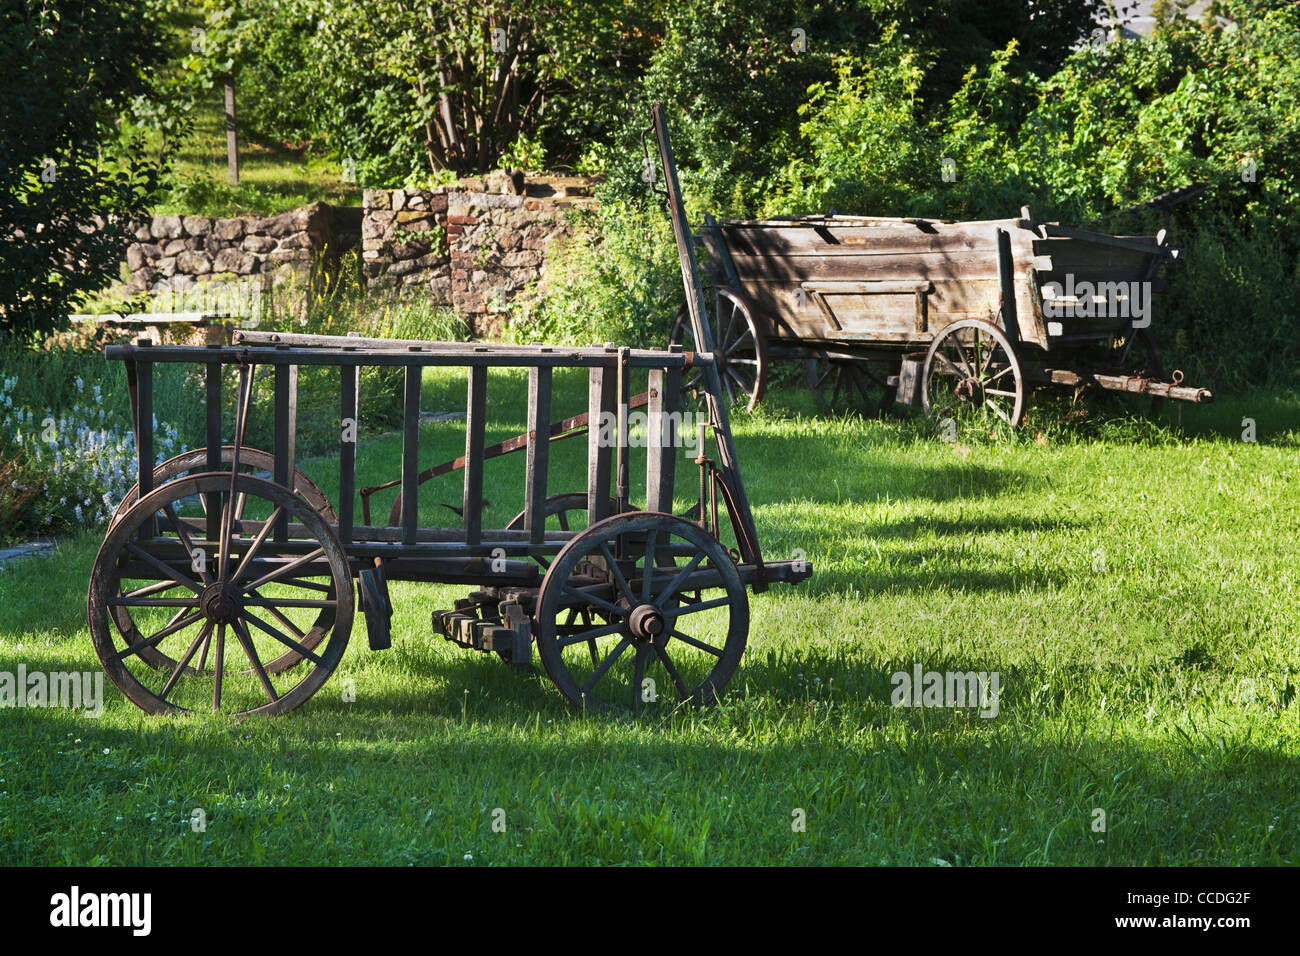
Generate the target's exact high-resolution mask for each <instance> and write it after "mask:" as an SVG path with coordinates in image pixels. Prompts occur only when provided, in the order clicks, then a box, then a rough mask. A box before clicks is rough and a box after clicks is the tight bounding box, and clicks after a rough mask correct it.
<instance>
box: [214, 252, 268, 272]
mask: <svg viewBox="0 0 1300 956" xmlns="http://www.w3.org/2000/svg"><path fill="white" fill-rule="evenodd" d="M256 265H257V259H256V258H255V257H253V256H252V255H250V254H249V253H247V252H244V251H243V250H242V249H222V250H221V251H220V252H218V253H217V254H216V257H215V258H214V259H213V260H212V269H213V271H214V272H235V273H239V274H240V275H248V274H249V273H250V272H252V271H253V270H254V268H255V267H256Z"/></svg>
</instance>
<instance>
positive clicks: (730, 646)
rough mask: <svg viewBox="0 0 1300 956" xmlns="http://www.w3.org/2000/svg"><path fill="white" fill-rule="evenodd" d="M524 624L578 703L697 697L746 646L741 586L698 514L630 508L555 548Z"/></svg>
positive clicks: (592, 706)
mask: <svg viewBox="0 0 1300 956" xmlns="http://www.w3.org/2000/svg"><path fill="white" fill-rule="evenodd" d="M534 624H535V626H534V632H535V634H536V638H537V652H538V656H539V657H541V659H542V664H543V666H544V667H545V668H546V673H547V674H548V675H549V676H550V678H551V680H552V681H553V682H554V683H555V686H556V688H557V689H558V690H559V691H560V693H561V694H563V695H564V696H565V698H567V699H568V700H569V701H570V702H571V703H572V704H574V705H575V706H577V707H579V708H581V709H582V710H584V711H594V712H604V713H608V712H614V713H635V712H639V711H641V710H644V709H647V708H655V707H663V706H672V705H676V704H681V703H686V704H707V703H710V702H712V701H713V700H714V699H715V698H716V697H717V695H718V694H719V693H720V692H721V691H722V689H723V688H724V687H725V686H726V685H727V682H728V681H730V680H731V676H732V674H734V673H735V670H736V667H737V665H738V664H739V663H740V657H741V655H742V654H743V653H744V650H745V642H746V640H747V638H748V634H749V596H748V594H747V592H746V591H745V586H744V583H743V582H742V581H741V578H740V573H739V571H738V570H737V568H736V565H735V563H734V562H733V561H732V559H731V557H730V555H729V554H728V553H727V550H726V548H724V547H723V546H722V545H721V544H720V543H719V542H718V541H717V539H715V538H714V537H713V536H711V535H710V534H708V533H707V532H705V531H704V530H703V529H701V528H700V527H699V526H698V525H694V524H691V523H690V522H688V521H684V520H682V519H681V518H677V517H675V516H673V515H668V514H661V513H658V512H645V511H642V512H631V513H628V514H622V515H615V516H613V517H610V518H606V519H604V520H603V521H598V522H596V523H595V524H593V525H592V526H591V527H589V528H587V529H586V530H585V531H583V532H582V533H581V534H579V535H578V536H577V537H575V538H574V539H573V540H571V541H570V542H569V543H568V544H567V545H565V546H564V548H563V549H562V550H561V551H560V553H559V554H558V555H556V557H555V560H554V561H553V562H552V563H551V566H550V568H549V569H548V570H547V572H546V577H545V578H544V579H543V580H542V586H541V590H540V591H539V592H538V595H537V610H536V615H535V622H534Z"/></svg>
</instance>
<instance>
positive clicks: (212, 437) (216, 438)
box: [206, 362, 221, 541]
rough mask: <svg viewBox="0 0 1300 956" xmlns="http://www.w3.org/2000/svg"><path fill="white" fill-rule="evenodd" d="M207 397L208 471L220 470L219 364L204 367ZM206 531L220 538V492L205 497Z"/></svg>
mask: <svg viewBox="0 0 1300 956" xmlns="http://www.w3.org/2000/svg"><path fill="white" fill-rule="evenodd" d="M206 379H207V381H206V397H207V436H206V440H207V449H208V462H207V469H208V471H220V470H221V363H220V362H209V363H207V367H206ZM207 498H208V500H207V502H206V507H207V511H208V530H207V532H206V537H207V539H208V540H209V541H216V540H217V539H219V538H220V537H221V492H219V491H215V492H211V493H209V494H208V496H207Z"/></svg>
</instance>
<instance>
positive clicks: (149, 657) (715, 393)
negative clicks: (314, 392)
mask: <svg viewBox="0 0 1300 956" xmlns="http://www.w3.org/2000/svg"><path fill="white" fill-rule="evenodd" d="M655 130H656V133H657V135H658V137H659V148H660V155H661V157H663V162H664V166H665V170H666V176H665V178H666V181H667V183H668V193H667V195H668V199H669V206H670V211H671V214H672V218H673V222H674V227H675V229H676V230H677V235H678V240H679V247H680V251H681V254H682V264H683V269H682V274H683V281H684V283H685V286H686V292H687V295H688V296H689V297H691V299H692V301H693V302H694V303H696V305H695V306H694V307H693V308H694V309H695V312H694V314H695V315H697V316H698V315H702V314H703V296H702V293H701V290H700V287H699V284H698V280H697V273H696V271H695V263H694V253H693V250H692V248H691V246H690V242H689V234H688V232H687V231H686V229H685V226H684V223H685V218H684V214H683V213H682V208H681V197H680V193H679V191H678V189H677V183H676V179H675V177H674V175H673V174H672V169H671V151H670V147H669V144H668V140H667V130H666V127H665V126H664V123H663V117H662V113H661V112H659V111H657V112H656V113H655ZM695 332H696V341H697V342H699V343H701V345H702V346H703V347H702V348H701V349H699V350H694V351H692V352H685V351H682V350H681V349H671V350H668V351H662V350H638V349H628V348H613V347H604V348H549V347H544V346H527V347H507V346H490V345H480V344H475V343H447V342H424V341H393V340H386V339H366V338H359V337H354V336H341V337H335V336H308V335H290V334H278V333H269V332H268V333H258V332H241V333H237V334H236V338H235V341H234V342H233V344H231V345H213V346H209V347H188V346H158V345H153V344H151V343H150V342H149V341H148V340H140V341H138V342H137V343H135V344H133V345H120V346H109V347H108V348H107V349H106V350H105V354H106V356H107V357H108V358H109V359H113V360H118V361H122V362H124V363H126V368H127V377H128V387H129V392H130V398H131V407H132V412H133V415H134V421H135V433H136V438H137V442H138V446H137V447H138V463H137V467H138V485H137V487H136V488H135V489H133V490H132V492H131V493H130V494H129V495H128V496H127V497H126V499H125V500H124V501H123V502H122V504H121V505H120V507H119V508H118V510H117V513H116V514H115V515H114V518H113V520H112V521H111V523H110V525H109V529H108V532H107V534H106V536H105V539H104V543H103V545H102V547H101V548H100V551H99V554H98V555H97V557H96V559H95V562H94V565H93V567H92V570H91V574H90V588H89V597H88V611H89V622H90V632H91V637H92V640H93V643H94V646H95V650H96V652H97V654H98V656H99V659H100V661H101V662H102V664H103V666H104V668H105V670H106V672H107V673H108V675H109V677H110V679H111V680H112V681H113V683H114V684H115V685H116V686H117V687H118V689H119V690H121V691H122V693H123V694H124V695H126V697H128V698H129V699H130V700H131V701H133V702H134V703H135V704H137V705H138V706H140V707H141V708H143V709H144V710H146V711H148V712H150V713H173V712H177V711H185V710H199V709H203V710H208V709H210V710H212V711H218V710H222V711H226V712H231V711H233V712H237V713H257V714H280V713H284V712H286V711H288V710H291V709H293V708H294V707H297V706H298V705H300V704H302V703H303V702H304V701H306V700H307V699H308V698H309V697H311V696H312V695H313V694H314V693H316V692H317V691H318V690H319V689H320V688H321V686H322V685H323V684H324V683H325V681H326V680H327V679H328V678H329V676H330V675H331V674H332V673H333V672H334V670H335V669H336V668H337V667H338V665H339V662H340V660H341V659H342V657H343V653H344V650H345V649H346V647H347V643H348V638H349V636H350V635H351V630H352V623H353V617H354V615H355V613H356V611H357V610H358V604H357V597H358V596H359V598H360V610H361V611H362V612H363V614H364V616H365V620H366V628H367V632H368V637H369V642H370V646H371V648H372V649H376V650H378V649H383V648H386V647H388V646H389V645H390V642H391V628H392V615H393V606H392V602H391V600H390V598H389V594H388V582H390V581H413V582H430V583H441V584H464V585H468V586H470V587H472V590H471V591H470V592H469V593H468V595H467V596H466V597H465V598H463V599H459V600H456V601H455V603H454V605H453V607H451V608H448V609H445V610H435V611H433V612H432V615H431V624H432V629H433V631H434V632H435V633H437V634H440V635H442V636H443V637H445V638H447V639H449V640H451V641H454V642H456V643H458V644H461V645H463V646H465V647H467V648H471V649H475V650H479V651H484V652H494V653H496V654H498V655H499V656H501V657H502V658H504V659H505V660H506V661H508V662H509V663H511V664H513V665H516V666H519V667H524V668H530V667H531V660H532V650H533V647H534V646H535V647H536V649H537V653H538V656H539V657H540V658H541V661H542V664H543V666H544V668H545V670H546V673H547V674H548V676H549V677H550V678H551V680H552V681H553V682H554V684H555V686H556V687H557V688H558V689H559V691H560V693H561V694H563V696H564V697H565V698H566V699H567V700H568V701H569V702H571V703H572V704H573V705H574V706H576V707H579V708H582V709H583V710H587V711H638V710H641V709H642V708H644V707H646V706H650V705H652V703H654V704H655V705H657V706H660V707H663V706H672V705H673V704H676V703H688V704H701V703H707V702H709V701H711V700H713V699H714V698H715V696H716V695H717V694H718V693H719V692H721V691H722V689H723V688H724V687H725V686H726V684H727V682H728V680H729V679H730V678H731V676H732V674H733V673H734V671H735V669H736V667H737V665H738V664H739V662H740V657H741V654H742V653H743V651H744V648H745V643H746V640H747V636H748V631H749V601H748V595H747V591H746V588H753V589H754V590H756V591H757V590H762V589H764V588H766V587H767V586H768V585H769V584H771V583H774V582H797V581H800V580H802V579H804V578H806V577H807V576H808V575H809V574H810V573H811V567H810V566H809V564H808V563H807V562H805V561H768V560H766V559H765V558H764V556H763V554H762V552H761V550H760V547H759V542H758V534H757V529H756V527H755V525H754V519H753V516H752V514H751V512H750V507H749V503H748V499H747V497H746V494H745V487H744V483H743V481H742V479H741V473H740V468H739V463H738V462H737V460H736V452H735V447H734V445H733V443H732V439H731V434H730V430H729V427H728V416H727V404H726V402H725V401H723V400H722V398H721V396H722V395H723V391H722V385H721V381H720V379H719V377H718V369H717V366H716V364H715V361H714V358H713V355H712V351H711V347H710V346H709V342H710V333H709V330H708V329H707V328H704V327H703V326H702V325H701V326H697V328H696V329H695ZM165 363H182V364H189V365H193V366H197V367H198V369H199V370H201V374H202V375H203V376H204V378H205V381H206V391H205V397H204V400H205V402H206V441H205V443H204V445H203V446H202V447H201V448H199V449H197V450H196V451H192V452H188V453H186V454H184V455H181V456H178V457H177V458H174V459H171V460H169V461H167V462H164V463H162V464H161V465H155V461H154V452H153V449H154V441H153V428H152V423H153V391H154V389H153V382H154V372H155V369H156V368H157V367H158V366H159V365H162V364H165ZM231 366H233V367H234V368H235V369H236V370H237V372H238V389H237V394H236V395H235V396H234V397H235V413H234V416H233V425H232V426H229V427H230V431H229V432H225V431H223V409H224V407H225V401H226V396H225V395H224V394H223V384H224V378H225V376H224V375H223V368H229V367H231ZM313 366H324V367H327V368H330V369H333V370H337V383H338V384H337V395H338V406H337V408H338V421H337V424H338V428H339V436H340V437H339V466H338V491H337V497H336V499H335V501H333V502H331V501H330V499H329V498H328V497H327V495H326V494H325V493H324V492H322V491H321V489H320V488H319V487H317V485H316V484H315V483H314V482H313V481H312V480H311V479H310V478H308V477H307V476H306V475H305V474H303V473H302V472H301V471H300V470H299V469H297V468H296V466H295V453H294V437H295V434H296V429H297V380H298V371H299V369H301V368H306V367H313ZM366 366H387V367H394V368H398V369H401V370H402V374H403V376H404V382H405V385H404V405H403V428H402V456H401V476H400V478H399V479H397V480H396V481H394V482H391V483H389V485H390V486H392V487H395V488H396V489H397V500H396V503H395V504H394V506H393V509H392V511H391V512H390V516H389V517H390V520H389V523H388V524H386V525H382V526H380V525H373V524H371V523H370V521H369V504H370V496H371V495H372V494H373V493H375V492H376V491H378V490H380V488H382V487H384V486H377V487H376V488H372V489H365V493H364V494H363V496H362V500H363V503H364V504H363V507H364V512H363V515H362V521H360V522H358V521H357V520H356V518H357V516H356V508H355V503H356V498H357V494H356V464H357V456H358V446H357V442H356V421H357V409H358V381H359V378H360V376H359V370H360V369H362V368H364V367H366ZM429 367H452V368H457V369H462V370H464V374H465V381H466V417H465V423H466V425H465V454H464V455H463V456H461V457H458V458H456V459H455V460H453V461H450V462H446V463H444V464H442V465H438V466H435V467H433V468H430V469H427V470H426V471H424V472H423V473H422V472H421V470H420V466H419V462H420V428H419V423H420V395H421V382H422V378H423V372H424V370H425V369H426V368H429ZM258 368H263V369H269V370H270V372H271V375H272V377H273V384H274V391H273V402H272V405H273V409H272V411H273V414H274V431H273V435H274V439H273V446H274V447H273V448H272V449H271V450H270V451H263V450H258V449H254V448H250V447H247V446H246V445H245V444H244V435H245V434H246V430H247V427H248V419H249V414H250V405H251V397H252V394H253V388H252V383H253V372H254V370H255V369H258ZM505 369H522V370H525V373H526V375H527V381H528V386H527V413H526V417H527V423H526V427H527V431H526V432H525V433H524V434H522V435H520V436H518V437H516V438H514V439H511V440H509V441H506V442H502V443H500V444H498V445H495V446H487V445H486V444H485V416H486V396H487V389H488V386H489V381H490V380H491V379H492V378H494V377H497V379H498V381H500V379H501V378H503V377H505V376H504V375H502V374H501V370H505ZM562 369H579V370H582V372H584V373H585V374H586V377H587V382H588V401H587V407H586V409H585V410H583V411H581V412H580V413H578V414H576V415H573V416H571V417H568V418H565V419H563V420H561V421H558V422H553V421H552V382H553V377H554V375H555V373H556V371H557V370H562ZM684 374H685V375H695V374H699V375H700V376H702V378H701V382H702V387H703V390H704V392H705V394H706V403H705V404H706V410H707V418H706V419H705V420H704V421H702V422H700V423H699V425H698V438H699V445H698V455H697V457H695V458H694V463H695V464H696V465H697V466H698V469H699V496H698V500H697V502H696V504H695V506H694V508H693V509H691V510H690V511H688V512H686V513H685V514H682V515H677V514H674V513H673V502H674V492H675V487H674V477H675V474H676V462H677V449H678V448H679V447H681V446H682V445H684V444H685V445H688V444H692V442H689V441H685V442H684V441H682V438H683V435H682V433H681V432H682V429H681V428H680V425H681V423H682V419H681V416H680V413H679V412H678V408H677V403H678V401H679V399H680V397H681V385H680V380H681V377H682V376H683V375H684ZM634 383H635V386H636V388H634ZM642 383H644V388H641V385H642ZM637 391H639V394H635V392H637ZM641 407H644V408H645V409H646V413H647V415H646V418H647V422H648V424H649V427H648V440H646V441H645V442H644V445H645V452H644V455H645V493H644V499H643V501H642V502H641V503H640V504H641V506H640V507H636V506H634V505H633V503H632V500H631V481H630V467H631V454H630V451H629V449H630V448H632V447H634V443H633V441H632V440H631V436H630V427H629V409H634V408H641ZM611 423H612V425H611ZM598 425H600V427H597V426H598ZM606 425H611V427H608V428H607V427H605V426H606ZM706 432H710V433H711V434H712V437H713V443H714V448H715V455H716V459H715V458H711V457H710V456H709V455H708V453H707V451H706V448H707V446H706V444H705V441H706ZM584 435H585V436H586V441H585V442H581V443H579V442H571V443H570V447H571V446H573V445H580V446H581V447H584V448H585V450H586V469H585V471H586V475H587V484H586V488H585V489H583V490H572V489H571V490H569V491H567V492H565V493H561V494H553V493H551V491H550V489H549V487H548V472H549V471H550V467H549V465H550V462H551V460H552V452H551V448H552V446H553V445H556V443H557V442H559V441H561V440H563V439H569V438H577V437H580V436H584ZM636 447H640V445H639V444H638V445H636ZM515 452H518V453H521V454H522V455H524V457H525V467H524V484H525V488H524V497H523V500H524V508H523V511H522V513H521V514H520V515H519V516H518V517H517V518H516V519H515V520H514V521H512V522H510V524H509V526H508V527H505V528H498V529H492V528H485V527H483V520H482V515H483V507H482V506H483V478H484V469H485V466H486V464H487V462H488V461H489V460H490V459H492V458H496V457H500V456H502V455H506V454H510V453H515ZM455 472H459V473H460V477H461V479H462V480H461V482H460V485H461V504H462V506H463V507H462V508H461V509H459V510H460V514H461V521H460V525H459V527H451V528H444V527H425V526H420V525H419V523H418V521H417V518H418V515H419V504H420V489H421V485H422V483H423V482H424V481H428V480H432V479H434V478H437V477H439V476H444V475H448V474H451V473H455ZM426 500H427V499H426ZM719 500H721V502H722V504H723V509H724V511H725V521H726V525H725V527H724V525H723V523H722V522H721V521H720V519H719V507H718V503H719ZM731 542H734V546H731ZM354 581H355V582H356V585H355V587H356V590H355V591H354Z"/></svg>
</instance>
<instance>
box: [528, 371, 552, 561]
mask: <svg viewBox="0 0 1300 956" xmlns="http://www.w3.org/2000/svg"><path fill="white" fill-rule="evenodd" d="M527 428H528V451H527V455H528V460H527V463H526V464H525V465H524V527H525V528H527V529H528V532H529V535H528V540H529V541H531V542H532V543H533V544H540V543H541V542H542V541H543V540H544V538H545V537H546V466H547V458H548V457H549V454H550V447H551V369H550V367H549V366H546V367H538V366H533V367H532V368H530V369H529V370H528V425H527Z"/></svg>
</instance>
